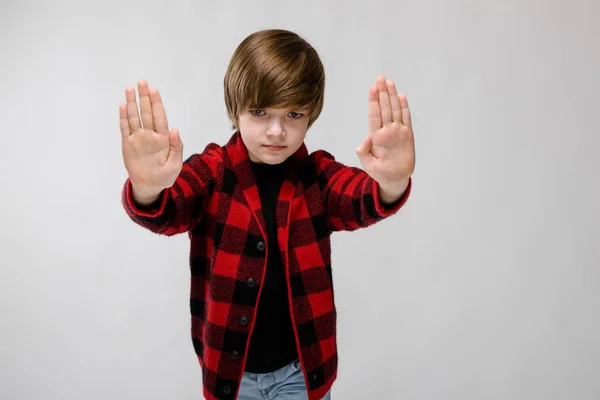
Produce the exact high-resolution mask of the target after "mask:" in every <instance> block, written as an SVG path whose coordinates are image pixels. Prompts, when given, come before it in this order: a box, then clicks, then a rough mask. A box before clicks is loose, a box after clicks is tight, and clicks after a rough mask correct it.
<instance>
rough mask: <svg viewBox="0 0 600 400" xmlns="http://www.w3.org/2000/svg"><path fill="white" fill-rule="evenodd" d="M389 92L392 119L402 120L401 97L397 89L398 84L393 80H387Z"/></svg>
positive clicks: (395, 120)
mask: <svg viewBox="0 0 600 400" xmlns="http://www.w3.org/2000/svg"><path fill="white" fill-rule="evenodd" d="M387 88H388V93H389V94H390V103H391V104H392V121H394V122H402V108H400V99H399V98H398V93H397V91H396V85H395V84H394V82H393V81H387Z"/></svg>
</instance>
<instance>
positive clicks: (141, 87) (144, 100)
mask: <svg viewBox="0 0 600 400" xmlns="http://www.w3.org/2000/svg"><path fill="white" fill-rule="evenodd" d="M138 92H139V94H140V114H141V115H142V126H143V127H144V129H149V130H151V131H153V130H154V121H153V118H152V104H150V96H149V93H148V82H146V81H144V80H140V81H139V82H138Z"/></svg>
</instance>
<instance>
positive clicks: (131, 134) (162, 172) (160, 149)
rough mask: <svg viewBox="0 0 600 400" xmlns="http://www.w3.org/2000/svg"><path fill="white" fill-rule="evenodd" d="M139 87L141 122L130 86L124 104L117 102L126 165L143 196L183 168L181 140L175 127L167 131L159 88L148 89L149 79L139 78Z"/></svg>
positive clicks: (164, 185) (167, 183)
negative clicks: (147, 80)
mask: <svg viewBox="0 0 600 400" xmlns="http://www.w3.org/2000/svg"><path fill="white" fill-rule="evenodd" d="M138 91H139V95H140V104H141V115H142V121H141V123H140V118H139V116H138V107H137V103H136V100H135V89H134V88H133V87H132V86H128V87H127V88H126V89H125V97H126V100H127V104H120V105H119V117H120V125H121V136H122V139H123V141H122V142H123V144H122V148H123V161H124V162H125V168H126V169H127V172H128V174H129V179H130V181H131V184H132V186H133V187H134V189H135V190H136V192H137V193H138V195H140V196H142V197H143V196H152V195H157V194H159V193H160V192H161V191H162V190H163V189H165V188H169V187H171V186H173V184H174V183H175V180H176V179H177V176H179V173H180V172H181V170H182V168H183V143H182V142H181V138H180V137H179V131H178V130H177V129H173V130H171V131H169V125H168V122H167V115H166V113H165V109H164V107H163V103H162V100H161V97H160V93H159V92H158V89H154V88H153V89H149V88H148V82H146V81H143V80H140V81H139V82H138ZM142 123H143V125H142Z"/></svg>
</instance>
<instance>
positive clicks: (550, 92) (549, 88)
mask: <svg viewBox="0 0 600 400" xmlns="http://www.w3.org/2000/svg"><path fill="white" fill-rule="evenodd" d="M0 4H1V8H0V45H1V54H2V61H1V62H0V72H1V73H0V121H1V122H2V130H1V141H0V171H1V172H0V190H1V195H0V206H1V212H0V221H1V226H2V229H1V230H0V235H1V236H0V247H1V251H0V257H1V258H0V262H1V268H0V321H1V325H0V326H1V327H0V335H1V336H0V398H2V399H7V400H12V399H82V398H85V399H90V400H91V399H94V400H95V399H146V400H150V399H199V398H201V385H200V379H201V372H200V368H199V366H198V363H197V361H196V359H195V357H194V353H193V348H192V345H191V340H190V337H189V323H190V322H189V308H188V295H189V292H188V290H189V270H188V265H187V257H188V240H187V237H186V236H185V235H181V236H177V237H173V238H165V237H159V236H157V235H154V234H152V233H150V232H149V231H145V230H143V229H141V228H140V227H138V226H137V225H135V224H133V223H132V222H131V221H130V220H129V218H128V217H127V216H126V215H125V212H124V210H123V209H122V206H121V203H120V194H121V192H120V191H121V187H122V184H123V183H124V181H125V178H126V171H125V168H124V166H123V162H122V158H121V147H120V145H121V143H120V141H121V138H120V133H119V123H118V105H119V103H121V102H123V101H124V97H125V95H124V89H125V86H126V85H135V83H136V82H137V80H138V79H147V80H148V81H149V83H150V85H151V86H152V87H158V88H159V89H160V90H161V93H162V95H163V99H164V103H165V107H166V110H167V115H168V117H169V121H170V126H171V127H172V128H173V127H177V128H179V129H180V132H181V137H182V139H183V142H184V146H185V147H184V156H189V155H190V154H191V153H192V152H197V151H201V150H202V149H204V146H205V145H206V144H207V143H208V142H212V141H214V142H217V143H224V141H226V140H227V139H228V138H229V136H230V134H231V131H230V130H229V123H228V121H227V117H226V113H225V106H224V102H223V94H222V80H223V75H224V73H225V69H226V67H227V64H228V62H229V58H230V57H231V55H232V53H233V51H234V49H235V47H236V46H237V45H238V44H239V43H240V42H241V41H242V40H243V39H244V38H245V37H246V36H247V35H248V34H250V33H252V32H254V31H256V30H259V29H264V28H284V29H289V30H293V31H296V32H297V33H299V34H300V35H301V36H303V37H304V38H306V39H307V40H308V41H309V42H311V43H312V44H313V45H314V46H315V48H316V49H317V50H318V51H319V53H320V55H321V56H322V59H323V62H324V65H325V68H326V73H327V89H326V100H325V107H324V111H323V113H322V116H321V117H320V119H319V120H318V121H317V122H316V124H315V125H314V127H313V128H312V129H311V130H310V131H309V136H308V138H307V145H308V147H309V150H316V149H318V148H325V149H327V150H328V151H330V152H332V153H333V154H334V155H335V156H336V157H337V159H338V160H340V161H342V162H344V163H347V164H349V165H354V166H359V162H358V159H357V157H356V155H355V154H354V148H355V147H356V146H357V145H358V144H359V143H360V141H361V140H362V139H363V138H364V136H365V135H366V134H367V131H368V124H367V91H368V87H369V85H372V84H374V82H375V78H376V77H377V75H379V74H382V75H385V76H386V77H387V78H389V79H393V80H394V81H395V82H396V84H397V86H398V88H399V90H400V91H402V92H403V93H405V94H406V95H407V97H408V100H409V104H410V106H411V109H412V113H413V122H414V131H415V135H416V146H417V166H416V171H415V174H414V192H413V194H412V196H411V198H410V200H409V202H408V203H407V204H406V207H405V208H404V209H403V210H402V211H401V212H400V213H399V214H398V215H396V216H394V217H393V218H390V219H388V220H386V221H384V222H382V223H380V224H378V225H376V226H374V227H371V228H369V229H365V230H362V231H359V232H354V233H340V234H337V235H335V236H334V239H333V263H334V282H335V288H336V301H337V305H338V311H339V351H340V368H339V379H338V380H337V383H336V384H335V385H334V388H333V398H335V399H544V400H547V399H598V398H600V378H599V377H598V371H599V369H600V322H599V312H600V271H599V264H600V263H599V260H600V257H599V256H600V250H599V249H598V241H599V239H600V235H599V232H598V229H599V228H598V227H599V222H600V220H599V219H600V218H599V215H600V213H599V212H598V204H600V196H599V193H600V191H599V190H598V189H599V185H598V178H597V171H598V169H599V167H600V162H599V161H598V160H597V159H596V158H595V157H596V154H597V152H598V148H599V146H600V138H599V133H600V132H599V130H598V123H597V117H598V113H599V110H600V101H599V98H598V92H599V89H600V79H599V78H598V71H599V68H600V45H599V44H598V43H599V42H600V25H598V19H599V17H600V12H599V10H600V5H599V3H598V2H597V1H592V0H588V1H585V0H577V1H572V2H570V3H565V2H564V1H541V0H538V1H534V0H528V1H522V0H521V1H517V0H510V1H497V0H494V1H481V0H478V1H476V0H471V1H467V0H457V1H444V0H425V1H423V0H421V1H412V2H409V1H370V2H366V1H361V2H356V3H351V2H347V1H344V2H342V1H337V2H334V1H327V2H324V1H304V2H275V1H274V2H267V1H255V2H247V1H244V2H242V1H239V2H223V3H218V2H210V3H209V2H203V1H202V2H201V1H178V2H174V1H137V2H134V1H128V2H123V1H114V0H112V1H106V0H105V1H95V2H82V1H75V0H70V1H57V0H54V1H47V2H41V1H39V2H37V3H36V2H27V1H16V0H13V1H6V0H3V1H2V2H1V3H0Z"/></svg>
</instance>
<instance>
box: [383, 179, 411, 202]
mask: <svg viewBox="0 0 600 400" xmlns="http://www.w3.org/2000/svg"><path fill="white" fill-rule="evenodd" d="M409 180H410V177H409V178H407V179H405V180H402V181H400V182H395V183H387V184H380V185H379V199H380V200H381V202H382V203H384V204H392V203H395V202H396V201H398V200H399V199H400V198H401V197H402V195H403V194H404V192H406V189H407V188H408V183H409Z"/></svg>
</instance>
